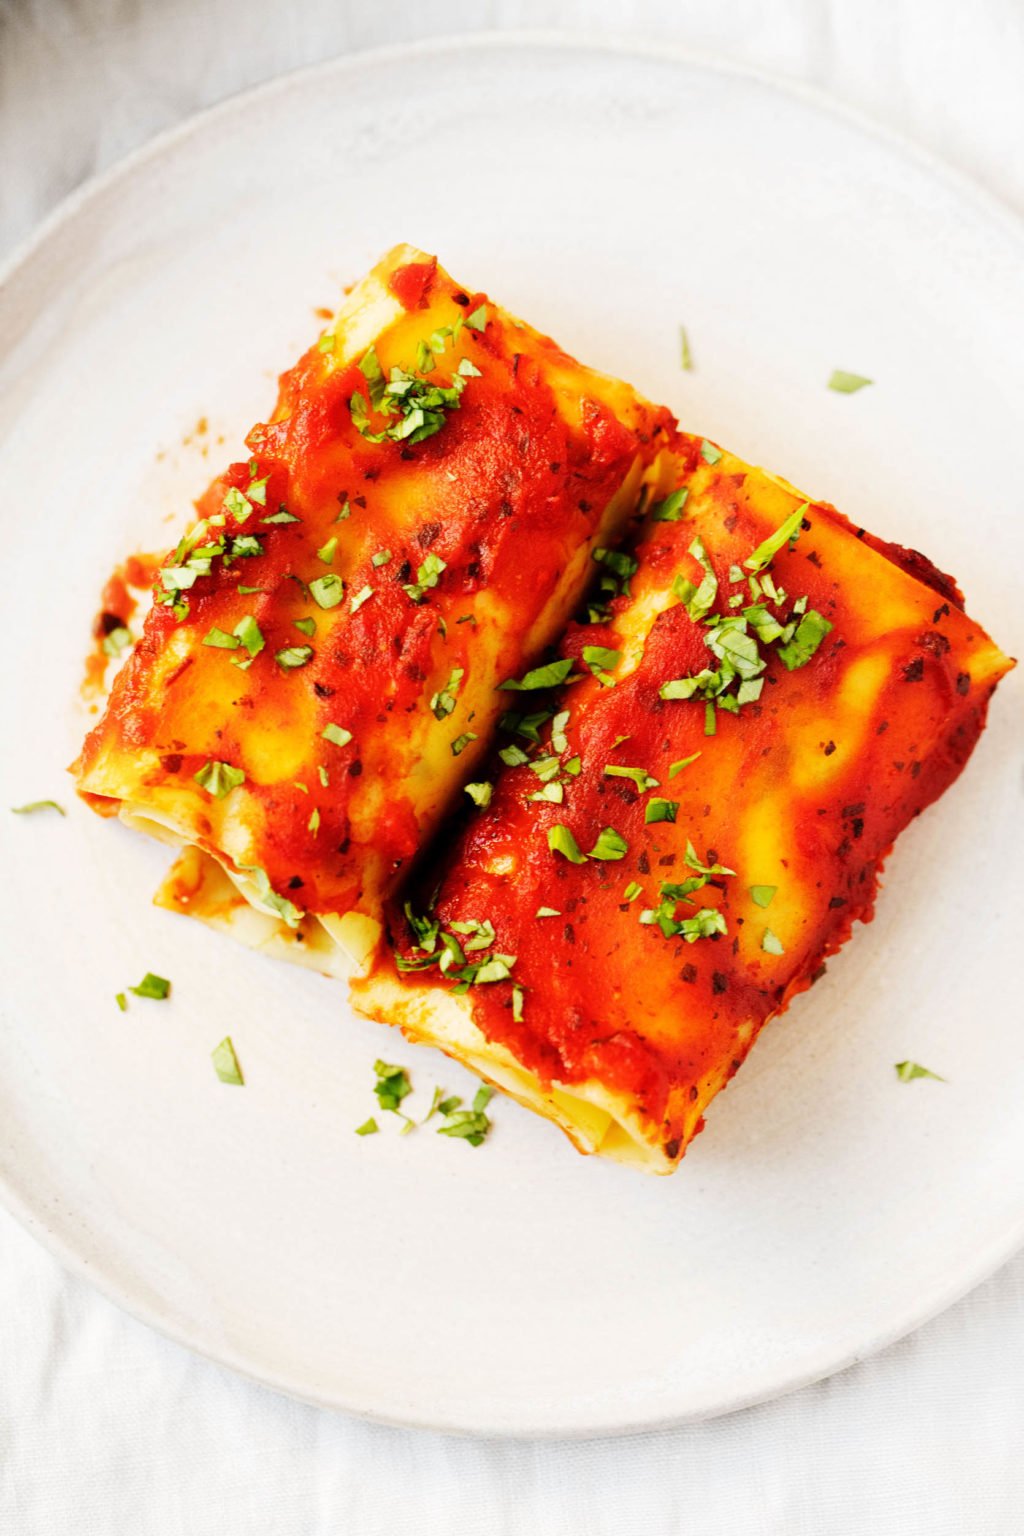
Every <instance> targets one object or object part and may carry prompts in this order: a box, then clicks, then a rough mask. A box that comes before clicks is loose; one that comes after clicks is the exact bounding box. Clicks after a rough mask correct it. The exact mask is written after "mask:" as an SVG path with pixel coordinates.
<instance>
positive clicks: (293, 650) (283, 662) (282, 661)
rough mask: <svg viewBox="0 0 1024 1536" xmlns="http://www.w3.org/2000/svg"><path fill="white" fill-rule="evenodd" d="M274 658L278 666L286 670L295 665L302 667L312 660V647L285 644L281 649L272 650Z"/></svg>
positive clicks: (291, 668) (290, 669) (288, 670)
mask: <svg viewBox="0 0 1024 1536" xmlns="http://www.w3.org/2000/svg"><path fill="white" fill-rule="evenodd" d="M274 660H275V661H276V662H277V664H278V666H279V667H283V668H284V669H285V671H286V672H290V671H292V670H293V669H294V668H295V667H304V666H306V665H307V663H308V662H311V661H312V660H313V647H312V646H311V645H286V646H285V647H284V649H283V650H281V651H275V652H274Z"/></svg>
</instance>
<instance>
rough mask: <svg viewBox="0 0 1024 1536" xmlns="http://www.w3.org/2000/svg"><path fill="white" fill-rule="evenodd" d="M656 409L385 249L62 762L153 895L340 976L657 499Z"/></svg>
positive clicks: (442, 276)
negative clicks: (134, 850) (85, 732)
mask: <svg viewBox="0 0 1024 1536" xmlns="http://www.w3.org/2000/svg"><path fill="white" fill-rule="evenodd" d="M671 427H672V418H671V416H670V414H669V412H668V411H666V410H664V409H661V408H657V407H654V406H652V405H650V404H648V403H647V402H646V401H645V400H643V399H641V398H640V397H639V396H638V395H637V394H636V393H635V391H634V390H633V389H631V388H630V387H629V386H628V385H627V384H624V383H621V382H619V381H617V380H614V379H610V378H607V377H605V376H604V375H602V374H599V373H596V372H594V371H592V370H591V369H589V368H585V367H583V366H581V364H579V363H577V362H576V361H575V360H574V359H573V358H571V357H569V356H568V355H567V354H566V353H565V352H563V351H562V350H561V349H560V348H559V347H558V346H557V345H556V344H555V343H554V342H553V341H551V340H550V339H548V338H547V337H545V336H542V335H540V334H538V333H537V332H536V331H534V330H532V329H531V328H530V327H529V326H527V325H525V324H523V323H522V322H521V321H519V320H516V319H513V318H512V317H511V316H510V315H508V314H506V313H505V312H504V311H503V310H501V309H499V308H498V307H497V306H496V305H495V304H494V303H493V302H492V301H491V300H490V299H489V298H488V297H487V295H486V294H483V293H478V292H474V291H472V290H470V289H466V288H461V287H460V286H459V285H458V284H457V283H456V282H454V281H453V280H452V278H451V277H449V276H448V275H447V274H446V273H445V272H444V271H443V270H442V268H441V267H439V266H438V264H437V261H436V260H435V259H434V258H433V257H430V256H426V255H424V254H423V253H422V252H418V251H415V250H413V249H411V248H409V247H399V248H397V249H395V250H393V251H392V252H391V253H390V254H389V255H388V256H387V257H385V258H384V260H383V261H381V263H380V264H379V265H378V266H377V267H376V268H375V269H374V270H373V271H372V272H371V273H370V274H369V276H368V277H366V278H365V279H364V280H363V281H362V282H361V283H360V284H359V285H358V286H357V287H356V288H355V289H354V291H353V292H352V293H351V294H350V296H349V297H348V299H347V301H346V302H345V304H344V305H343V307H342V309H341V310H340V312H339V313H338V315H337V317H336V319H335V320H334V322H333V324H332V325H331V326H330V327H329V329H327V330H326V331H325V332H324V334H323V335H322V336H321V337H320V340H319V341H318V342H317V343H316V344H315V345H314V346H312V347H311V348H310V350H309V351H308V352H307V353H306V354H305V355H304V356H303V357H302V358H301V359H300V360H299V362H298V363H297V364H296V365H295V367H293V368H292V369H291V370H290V371H289V372H288V373H286V374H285V375H284V376H283V378H282V380H281V385H280V393H279V398H278V403H277V407H276V409H275V411H274V413H273V415H272V417H271V419H270V420H269V421H268V422H266V423H264V424H261V425H258V426H256V427H255V428H254V429H253V430H252V432H251V433H250V434H249V437H248V438H247V440H246V441H247V447H248V453H247V455H246V457H245V459H244V460H242V461H241V462H239V463H236V464H233V465H232V466H231V467H230V469H229V470H228V471H227V473H226V474H225V475H224V476H223V477H221V478H220V479H218V480H217V481H215V483H214V484H213V486H212V487H211V488H210V490H209V491H208V492H207V493H206V495H205V496H204V497H203V499H202V500H201V502H200V503H199V504H198V512H199V520H198V521H197V522H196V523H195V524H194V526H192V527H191V528H190V530H189V531H188V532H187V533H186V535H185V536H184V537H183V538H182V540H181V541H180V543H179V544H178V547H177V548H176V549H175V550H174V552H173V553H172V554H171V555H170V556H169V557H168V558H167V560H166V561H165V563H164V565H163V567H162V568H161V570H160V572H159V574H158V577H157V581H156V586H155V589H154V596H155V601H154V605H153V608H152V611H151V612H150V613H149V615H148V617H147V619H146V624H145V629H144V633H143V636H142V639H141V640H140V641H139V643H138V645H137V646H136V647H135V650H134V653H133V654H132V655H131V657H130V659H129V660H128V661H127V663H126V665H125V666H124V667H123V669H122V670H121V672H120V673H119V674H118V676H117V677H116V679H115V683H114V687H113V691H112V695H111V698H110V700H109V704H108V707H107V709H106V712H105V714H104V715H103V717H102V719H101V720H100V722H99V723H98V724H97V726H96V728H95V729H94V730H93V731H92V732H91V733H90V734H89V736H88V738H87V739H86V741H85V744H84V746H83V749H82V752H81V755H80V757H79V759H78V761H77V763H76V764H75V765H74V769H73V771H74V772H75V774H76V777H77V783H78V788H79V791H80V793H81V794H82V795H83V796H84V797H85V798H86V800H88V802H89V803H90V804H91V805H92V806H93V807H94V808H95V809H96V810H97V811H99V812H100V813H101V814H103V815H108V816H112V815H117V816H120V818H121V819H122V821H124V822H126V823H128V824H129V825H131V826H133V827H137V828H139V829H140V830H142V831H145V832H149V833H152V834H153V835H155V836H157V837H160V838H164V839H166V840H168V841H170V842H172V843H176V844H179V845H183V846H184V847H185V848H186V850H188V851H187V853H186V855H185V856H184V857H183V858H182V860H181V861H180V863H179V865H178V866H177V867H176V869H175V871H174V873H173V875H172V878H171V880H170V881H169V883H168V885H167V886H166V887H165V889H164V891H163V893H162V896H161V898H160V899H161V900H162V901H163V902H164V903H165V904H167V905H171V906H177V907H179V908H181V909H183V910H189V911H192V912H194V913H195V914H196V915H198V916H201V917H205V918H207V919H208V920H210V921H212V922H214V923H220V924H222V925H223V926H225V927H228V928H230V929H231V930H232V931H233V932H234V933H236V934H237V935H238V936H239V937H241V938H243V939H244V940H245V941H246V942H249V943H252V944H255V945H258V946H266V947H269V948H270V949H271V950H272V951H273V952H277V953H289V954H290V955H291V956H292V958H300V959H301V958H304V957H308V958H309V959H311V961H312V963H314V964H317V965H318V966H320V967H321V968H322V969H328V970H331V969H334V970H338V971H340V972H345V971H346V970H347V968H348V967H349V965H350V964H351V963H352V962H353V961H355V962H360V961H361V960H362V959H363V958H364V957H365V955H366V954H367V953H368V951H369V950H370V949H371V948H372V947H373V944H374V942H375V939H376V937H377V936H378V935H379V925H378V920H379V915H380V911H381V903H382V901H383V900H384V899H385V898H386V897H387V896H388V895H389V893H391V892H392V891H393V890H394V888H395V886H396V882H398V881H400V880H401V879H403V878H404V877H405V875H406V873H407V871H408V869H409V866H410V862H411V861H412V860H413V858H414V856H415V855H416V854H417V852H418V851H419V850H420V849H421V847H422V846H423V844H424V843H425V841H426V840H427V839H429V837H430V836H431V834H432V832H433V831H434V830H435V828H436V826H437V824H438V821H439V819H440V818H441V817H442V816H443V815H444V814H445V813H446V812H447V811H449V810H450V809H451V806H452V803H453V801H454V800H456V799H457V798H458V797H459V796H460V794H461V790H462V785H463V783H465V782H466V781H467V780H471V779H472V778H473V777H474V775H475V774H477V771H478V768H479V762H480V759H481V756H482V754H483V753H484V752H485V751H486V750H487V748H488V744H489V738H490V736H491V734H492V730H493V726H494V722H495V719H496V717H497V715H498V714H499V713H500V712H501V710H502V708H503V707H504V697H505V696H504V695H503V694H502V693H501V692H500V691H498V689H497V684H498V683H500V682H501V681H502V680H503V679H504V678H505V677H507V676H509V675H513V674H516V673H517V672H519V671H521V670H523V669H524V668H528V667H529V666H530V664H531V663H532V662H533V660H534V659H535V658H536V656H537V654H538V653H539V652H540V651H542V649H543V648H544V647H545V646H547V645H548V644H549V643H550V642H551V641H552V640H553V639H554V638H555V637H556V636H557V635H558V634H559V632H560V631H561V629H562V628H563V626H564V624H565V622H566V620H567V618H568V616H569V614H570V612H571V611H572V610H573V609H574V608H575V606H576V604H577V603H578V601H579V598H580V594H581V592H582V590H583V588H584V585H585V583H586V582H587V581H588V579H589V573H590V572H591V571H592V569H593V563H592V561H591V553H592V552H593V551H594V549H595V548H602V547H605V546H607V545H609V544H610V543H612V542H613V541H614V540H616V539H617V538H618V537H619V536H620V534H621V533H622V530H623V528H624V526H625V525H626V523H627V521H628V520H629V519H630V517H631V516H632V515H633V513H634V512H635V510H636V508H637V505H638V502H639V501H640V500H641V497H642V495H643V494H644V489H645V486H646V485H648V484H650V485H651V486H653V487H657V485H658V483H659V477H660V475H661V473H662V470H661V467H660V466H661V464H662V461H663V454H662V449H663V446H664V444H665V442H666V441H667V439H668V436H669V433H670V430H671Z"/></svg>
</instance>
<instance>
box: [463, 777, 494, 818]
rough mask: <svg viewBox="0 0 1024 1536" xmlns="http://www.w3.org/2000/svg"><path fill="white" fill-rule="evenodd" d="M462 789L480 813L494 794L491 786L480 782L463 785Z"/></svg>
mask: <svg viewBox="0 0 1024 1536" xmlns="http://www.w3.org/2000/svg"><path fill="white" fill-rule="evenodd" d="M463 788H464V789H465V791H466V794H467V795H468V796H469V798H470V799H471V800H472V802H473V804H474V805H476V806H479V807H480V809H481V810H482V811H485V810H486V809H487V807H488V806H489V805H490V803H491V796H492V795H493V794H494V785H493V784H489V783H487V782H486V781H482V782H480V783H478V784H464V785H463Z"/></svg>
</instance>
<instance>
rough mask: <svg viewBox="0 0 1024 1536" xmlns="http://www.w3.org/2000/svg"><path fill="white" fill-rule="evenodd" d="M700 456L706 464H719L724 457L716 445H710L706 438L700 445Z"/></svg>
mask: <svg viewBox="0 0 1024 1536" xmlns="http://www.w3.org/2000/svg"><path fill="white" fill-rule="evenodd" d="M700 456H701V458H702V459H703V460H704V462H705V464H717V463H718V461H719V459H720V458H721V457H722V450H721V448H716V447H715V445H714V443H709V442H708V440H707V438H706V437H705V438H704V439H703V441H702V442H701V445H700Z"/></svg>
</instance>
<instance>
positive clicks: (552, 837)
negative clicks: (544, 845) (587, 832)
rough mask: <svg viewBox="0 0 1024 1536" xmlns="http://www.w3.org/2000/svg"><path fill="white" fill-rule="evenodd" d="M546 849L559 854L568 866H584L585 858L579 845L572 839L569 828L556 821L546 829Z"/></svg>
mask: <svg viewBox="0 0 1024 1536" xmlns="http://www.w3.org/2000/svg"><path fill="white" fill-rule="evenodd" d="M548 847H549V848H550V849H551V852H552V853H560V854H561V855H562V857H563V859H568V860H569V863H570V864H585V863H586V862H587V861H586V858H585V857H584V855H583V854H582V853H580V850H579V844H578V843H577V842H576V839H575V838H574V837H573V835H572V833H571V832H570V831H569V828H568V827H566V826H563V824H562V823H561V822H560V821H556V822H555V825H554V826H553V827H549V828H548Z"/></svg>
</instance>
